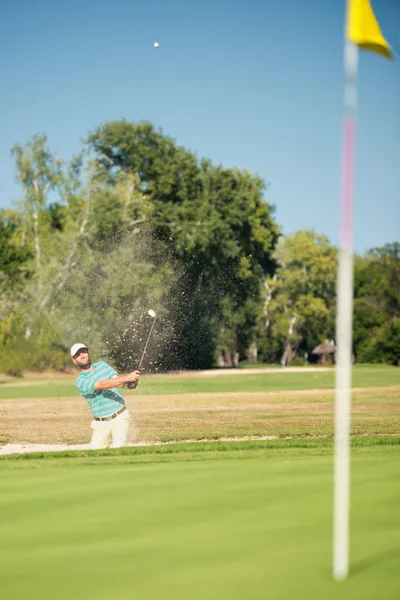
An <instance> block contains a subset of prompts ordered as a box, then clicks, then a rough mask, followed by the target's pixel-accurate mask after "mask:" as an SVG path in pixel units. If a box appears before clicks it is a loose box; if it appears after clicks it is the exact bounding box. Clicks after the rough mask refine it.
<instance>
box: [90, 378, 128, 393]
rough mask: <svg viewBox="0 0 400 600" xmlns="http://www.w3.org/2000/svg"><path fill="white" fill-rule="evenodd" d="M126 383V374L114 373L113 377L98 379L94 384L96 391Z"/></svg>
mask: <svg viewBox="0 0 400 600" xmlns="http://www.w3.org/2000/svg"><path fill="white" fill-rule="evenodd" d="M124 383H126V375H114V377H112V378H111V379H103V381H96V383H95V384H94V391H95V392H98V391H99V390H108V389H110V388H113V387H118V386H120V385H123V384H124Z"/></svg>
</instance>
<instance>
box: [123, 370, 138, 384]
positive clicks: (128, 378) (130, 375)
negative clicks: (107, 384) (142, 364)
mask: <svg viewBox="0 0 400 600" xmlns="http://www.w3.org/2000/svg"><path fill="white" fill-rule="evenodd" d="M125 377H126V382H128V383H131V382H132V383H134V382H136V381H139V377H140V371H132V372H131V373H128V375H126V376H125Z"/></svg>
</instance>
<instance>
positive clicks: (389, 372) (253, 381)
mask: <svg viewBox="0 0 400 600" xmlns="http://www.w3.org/2000/svg"><path fill="white" fill-rule="evenodd" d="M254 371H255V372H254V375H253V374H245V375H241V374H237V375H220V376H216V375H214V376H204V377H187V376H184V377H177V376H173V377H171V376H168V375H158V376H146V375H144V376H143V378H142V381H141V383H140V387H139V388H138V391H140V394H142V395H152V394H187V393H191V394H195V393H218V392H264V391H282V390H311V389H333V388H334V384H335V373H334V370H333V369H332V370H331V371H321V372H310V373H307V372H290V369H286V370H282V373H257V370H256V369H255V370H254ZM352 385H353V387H380V386H394V385H400V369H399V368H398V367H390V366H381V365H377V366H375V365H356V366H355V367H354V368H353V377H352ZM124 393H125V394H126V395H129V394H135V392H133V391H132V392H130V391H128V390H125V392H124ZM76 395H77V392H76V389H75V386H74V379H73V378H71V380H69V379H68V380H65V379H62V380H61V379H43V380H37V379H35V380H27V381H23V384H20V385H18V383H13V384H12V385H10V384H9V383H7V384H3V385H1V386H0V399H2V398H8V399H13V398H57V397H59V398H61V397H63V398H68V397H73V396H76Z"/></svg>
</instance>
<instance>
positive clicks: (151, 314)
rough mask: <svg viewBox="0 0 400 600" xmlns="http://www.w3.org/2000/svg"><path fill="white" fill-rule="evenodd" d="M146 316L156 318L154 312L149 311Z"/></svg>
mask: <svg viewBox="0 0 400 600" xmlns="http://www.w3.org/2000/svg"><path fill="white" fill-rule="evenodd" d="M147 314H148V315H150V317H155V316H156V313H155V312H154V310H151V309H150V310H148V311H147Z"/></svg>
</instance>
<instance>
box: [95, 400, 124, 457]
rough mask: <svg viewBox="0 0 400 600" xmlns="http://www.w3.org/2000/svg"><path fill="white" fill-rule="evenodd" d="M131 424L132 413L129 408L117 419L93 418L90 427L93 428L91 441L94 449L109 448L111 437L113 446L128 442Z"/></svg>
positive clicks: (119, 446) (116, 446)
mask: <svg viewBox="0 0 400 600" xmlns="http://www.w3.org/2000/svg"><path fill="white" fill-rule="evenodd" d="M130 424H131V415H130V414H129V411H128V410H124V412H122V413H121V414H119V415H118V416H117V417H115V419H111V421H95V420H94V419H93V421H92V423H91V425H90V427H91V428H92V429H93V433H92V441H91V443H90V445H91V448H92V449H93V450H99V449H101V448H107V447H108V444H109V441H110V437H112V444H111V448H121V446H126V445H127V443H128V433H129V426H130Z"/></svg>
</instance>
